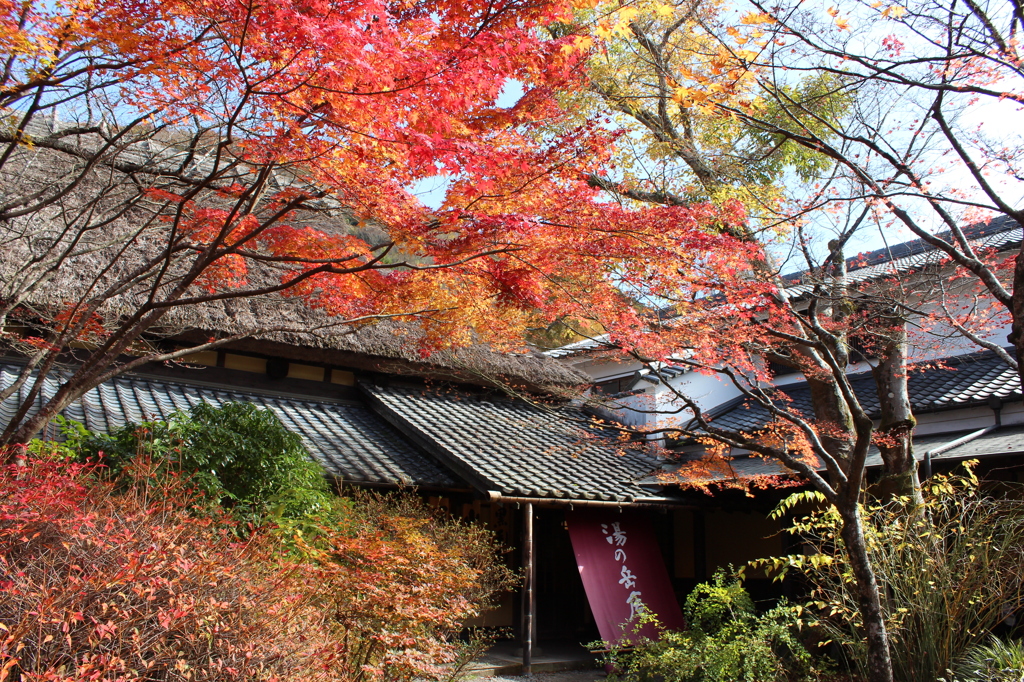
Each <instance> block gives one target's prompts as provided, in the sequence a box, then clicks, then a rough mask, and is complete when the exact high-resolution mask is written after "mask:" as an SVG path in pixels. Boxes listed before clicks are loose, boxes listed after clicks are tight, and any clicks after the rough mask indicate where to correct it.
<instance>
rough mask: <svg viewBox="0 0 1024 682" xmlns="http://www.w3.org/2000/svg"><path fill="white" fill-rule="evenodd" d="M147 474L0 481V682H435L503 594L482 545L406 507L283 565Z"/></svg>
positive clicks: (183, 490)
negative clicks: (466, 627)
mask: <svg viewBox="0 0 1024 682" xmlns="http://www.w3.org/2000/svg"><path fill="white" fill-rule="evenodd" d="M154 471H155V470H154V469H153V468H152V467H150V466H149V465H146V464H144V463H142V464H139V465H138V466H136V467H135V468H133V469H132V470H131V471H130V472H129V476H130V478H129V479H127V480H128V481H129V482H130V485H128V486H127V487H126V486H125V485H124V483H125V479H122V480H121V481H120V484H118V483H116V482H102V481H101V480H100V479H99V478H98V477H97V473H98V470H97V468H96V467H94V466H86V465H78V464H70V463H67V462H64V461H48V460H33V461H30V462H28V463H27V464H26V465H24V466H11V467H7V468H6V470H5V471H4V472H3V477H2V478H0V500H2V502H0V577H2V580H3V583H2V587H3V592H2V596H0V679H2V680H5V681H11V680H22V681H24V682H29V681H32V682H36V681H40V682H41V681H43V680H54V681H57V680H60V681H66V682H72V681H75V682H78V681H83V682H84V681H85V680H124V681H129V680H131V681H136V680H137V681H140V682H141V681H142V680H211V681H212V680H232V679H238V680H287V679H295V680H299V679H301V680H356V679H366V680H372V679H407V678H411V677H414V676H415V677H418V678H424V679H432V678H436V677H440V676H441V675H443V674H444V672H445V668H444V667H443V666H444V664H446V663H449V662H451V661H452V660H453V659H454V658H455V657H456V655H457V646H456V645H455V643H454V639H453V638H454V635H455V634H456V633H457V631H458V629H459V627H460V624H461V622H462V620H463V619H464V618H467V617H471V616H473V615H475V614H476V613H477V612H478V610H479V609H480V608H481V605H482V604H483V603H484V602H486V599H487V597H488V595H489V593H490V592H491V591H492V590H494V589H497V588H500V587H502V586H503V585H504V584H505V582H506V581H507V577H508V576H507V574H505V573H503V572H502V571H501V569H497V568H495V566H494V564H493V554H488V553H489V552H491V551H492V550H493V543H492V542H490V541H489V540H488V538H486V537H483V536H482V535H479V534H478V533H477V532H476V531H471V530H467V529H466V528H464V527H463V526H460V525H458V524H452V523H448V522H441V521H438V520H436V519H434V518H433V517H431V516H430V515H429V514H428V513H426V512H425V511H424V510H423V509H422V507H418V506H417V505H416V504H413V503H411V502H404V503H401V504H400V505H399V506H395V504H394V503H389V502H386V501H383V500H382V499H378V500H377V501H376V502H374V503H373V516H374V518H373V519H371V518H370V517H369V516H368V515H366V516H361V515H360V514H355V515H354V516H353V517H352V518H351V519H350V523H349V524H348V527H347V528H346V529H345V530H341V529H340V528H335V529H332V530H331V531H330V532H329V533H328V532H326V530H327V529H325V532H324V534H323V535H322V536H321V538H320V541H319V543H318V548H316V549H314V548H312V547H309V546H307V548H306V549H307V552H305V553H299V554H297V553H296V551H295V549H294V544H292V547H293V549H292V551H291V553H290V554H287V555H286V554H284V553H282V552H283V546H282V545H281V543H280V540H279V537H278V536H277V535H275V534H274V533H273V532H271V531H270V530H266V529H264V530H257V531H255V532H250V533H247V534H246V539H245V540H240V539H239V538H240V534H239V532H238V529H237V528H236V527H235V526H234V525H233V523H232V521H231V520H230V519H229V518H228V517H227V516H224V515H222V514H220V513H218V512H216V511H214V512H210V513H203V514H198V513H196V512H195V511H194V510H195V509H196V508H197V506H196V502H197V501H198V500H196V499H195V497H194V494H193V493H192V492H191V491H190V490H189V488H188V487H187V485H186V484H185V483H183V482H182V481H180V480H176V479H174V478H173V477H172V478H167V477H166V476H164V475H161V476H160V477H154V476H153V475H152V474H153V473H154ZM456 545H458V546H461V547H462V549H461V550H460V549H459V548H458V546H456ZM487 557H491V558H490V559H488V558H487Z"/></svg>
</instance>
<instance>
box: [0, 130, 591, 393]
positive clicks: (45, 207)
mask: <svg viewBox="0 0 1024 682" xmlns="http://www.w3.org/2000/svg"><path fill="white" fill-rule="evenodd" d="M0 128H2V125H0ZM68 130H69V129H68V128H67V127H65V128H60V127H59V126H54V125H53V124H52V123H48V124H39V125H36V126H35V127H34V128H33V129H32V131H31V132H32V133H33V135H32V144H31V145H25V144H18V145H16V146H14V147H13V154H12V155H11V156H10V157H9V158H8V159H7V160H6V162H5V163H4V164H3V166H2V167H0V249H2V253H3V256H2V257H0V304H3V305H5V306H6V307H8V308H12V309H13V308H16V309H17V310H18V311H19V312H20V314H21V315H22V316H23V317H27V318H33V317H36V318H39V319H45V318H46V317H47V316H48V313H49V311H54V310H59V309H62V308H64V307H66V305H67V303H68V302H69V301H78V300H81V299H83V298H84V297H88V296H94V295H95V294H96V293H97V292H99V291H103V290H104V289H107V288H108V287H110V286H112V285H114V284H117V283H123V286H120V287H119V289H118V290H117V291H116V292H115V293H114V294H113V295H110V296H104V297H103V298H104V301H103V303H102V305H101V307H100V309H99V313H100V317H101V318H102V319H104V320H107V321H111V320H119V319H125V318H126V317H127V316H130V315H132V314H133V313H135V312H136V311H137V310H139V308H140V306H141V305H143V304H144V303H145V302H146V301H147V300H148V298H149V297H150V296H151V294H152V293H153V287H152V284H153V282H154V281H155V278H154V276H155V273H156V272H157V271H158V270H159V268H161V267H164V265H166V269H165V270H162V271H161V275H160V276H161V277H162V279H161V284H160V286H159V287H158V296H159V295H163V294H165V293H166V292H167V291H169V290H170V288H172V287H173V286H174V285H175V283H176V281H177V280H178V278H180V277H181V276H182V275H183V274H184V273H185V272H186V271H187V269H188V268H189V267H190V265H191V263H192V258H191V252H190V251H189V250H188V249H184V250H178V251H174V252H173V253H172V255H171V256H170V257H169V258H168V260H167V262H166V264H160V265H159V266H158V267H152V266H150V265H148V264H147V261H148V260H149V259H152V258H153V257H154V254H160V253H161V252H162V251H165V250H166V247H167V244H168V240H169V236H170V232H169V228H168V224H169V223H168V220H167V218H168V216H169V215H171V214H172V213H173V210H174V206H173V204H172V205H168V204H167V202H166V201H165V200H164V199H162V198H160V197H154V196H152V195H151V194H149V193H148V188H149V187H151V186H152V185H157V186H162V187H165V188H167V190H168V191H171V192H176V193H182V192H183V190H184V189H187V188H188V186H189V183H190V182H192V181H193V178H197V177H202V176H203V175H204V174H205V173H208V172H209V171H210V169H211V168H212V166H211V165H210V164H211V163H212V161H211V159H210V153H209V148H208V141H207V140H205V138H204V139H203V140H202V141H203V143H204V144H206V145H207V148H206V150H205V151H204V152H202V153H198V152H196V151H195V148H196V145H193V148H192V149H190V150H186V149H185V148H183V147H181V146H178V147H174V148H173V149H174V153H171V152H169V151H168V147H167V144H166V143H165V142H161V141H160V140H155V139H154V136H153V135H147V134H144V133H145V131H143V132H142V133H140V135H139V137H138V139H133V140H127V141H123V142H119V143H118V144H117V145H112V146H111V147H110V149H107V150H105V151H103V152H102V153H99V154H97V153H96V151H95V150H96V149H97V147H98V145H100V144H101V142H100V140H101V137H102V133H95V132H92V133H89V134H85V135H78V134H68ZM5 135H6V137H7V138H8V139H11V138H13V137H14V136H13V135H12V134H11V132H10V131H9V130H7V131H2V130H0V140H2V138H3V137H4V136H5ZM97 158H99V162H96V159H97ZM140 169H141V170H140ZM250 170H251V169H247V168H244V167H236V168H234V169H232V170H231V171H230V172H229V173H227V174H225V177H224V178H218V180H217V184H219V185H223V184H224V183H229V182H239V181H241V180H245V179H246V178H248V177H251V174H250ZM282 183H283V184H284V185H285V186H288V187H297V186H299V185H301V184H302V183H301V181H300V180H299V179H297V174H296V173H289V172H287V171H276V172H275V174H274V180H273V183H272V184H277V185H278V188H280V187H281V186H282ZM203 192H204V193H203V194H202V195H201V196H203V197H204V201H203V203H204V205H216V204H217V202H218V201H219V202H221V203H222V204H223V203H224V201H225V199H223V198H220V197H218V195H217V194H216V193H214V192H212V191H207V190H205V189H204V190H203ZM25 207H27V208H31V209H32V210H26V208H25ZM257 213H258V211H257ZM296 222H301V224H303V225H309V226H311V227H315V228H317V229H319V230H322V231H323V232H325V233H327V234H348V235H352V236H355V237H357V238H359V239H361V240H362V241H364V242H365V243H367V244H368V245H370V246H371V247H372V246H376V245H378V244H380V243H381V241H382V240H386V236H387V235H386V228H385V227H384V226H382V225H380V224H375V223H372V222H370V223H369V224H367V223H366V221H362V222H360V221H357V220H355V219H354V216H353V213H352V211H351V210H348V209H347V208H345V207H344V206H342V205H341V204H340V203H339V202H338V201H336V200H333V199H330V198H328V199H324V200H320V201H317V202H314V203H312V204H310V205H309V206H307V207H305V208H303V209H302V211H301V214H300V215H299V216H297V218H296ZM356 223H358V225H356ZM288 268H289V266H288V265H282V264H280V263H276V264H274V263H260V262H254V261H250V262H249V273H248V280H249V282H250V284H256V285H271V284H276V283H278V282H280V280H281V276H282V272H283V271H286V270H287V269H288ZM139 273H141V274H139ZM136 275H138V276H136ZM194 289H195V287H193V290H194ZM8 319H9V318H8ZM150 331H151V333H152V334H156V335H159V336H162V337H165V338H171V339H181V340H187V339H195V340H204V341H205V340H207V339H208V338H209V337H210V336H220V335H235V334H242V335H247V337H248V340H245V341H241V342H239V343H238V344H237V345H238V346H239V347H243V348H249V349H252V350H258V351H260V352H264V353H268V354H270V352H271V350H273V352H274V353H276V354H281V355H283V356H286V357H287V356H291V357H302V358H305V359H311V358H313V357H316V358H318V360H319V361H321V362H325V363H330V364H338V365H348V366H357V367H359V366H365V367H369V368H373V369H378V370H380V371H388V372H394V373H404V374H429V375H437V376H444V377H446V378H452V379H458V380H464V381H472V382H474V383H487V382H510V383H514V384H518V385H521V386H527V387H529V388H532V389H535V390H537V389H548V388H551V387H557V386H563V387H564V386H568V385H576V384H581V383H585V382H586V381H587V378H586V377H585V376H584V375H582V374H579V373H578V372H576V371H575V370H572V369H571V368H568V367H566V366H565V365H563V364H561V363H559V362H557V361H555V360H553V359H551V358H547V357H545V356H543V355H541V354H539V353H523V354H508V353H498V352H494V351H492V350H491V349H489V348H488V347H486V346H473V347H470V348H462V349H456V350H446V351H440V352H435V353H433V354H431V355H429V356H427V357H425V358H424V357H422V356H421V353H420V348H421V344H420V343H418V341H419V340H420V339H421V334H420V333H419V332H418V331H417V327H416V324H415V323H414V322H408V321H407V322H404V323H399V322H396V321H383V322H377V323H374V324H369V325H362V326H359V327H351V326H344V325H341V324H339V322H338V320H337V319H334V318H331V317H330V316H328V315H327V314H325V313H324V312H323V311H322V310H319V309H316V308H314V307H312V306H309V305H307V304H306V303H305V302H304V301H303V300H302V299H300V298H297V297H289V296H283V295H279V294H267V295H261V296H258V297H252V298H238V299H224V300H217V301H210V302H205V303H201V304H197V305H189V306H182V307H175V308H171V309H170V310H169V312H168V313H167V314H166V315H165V316H164V317H163V319H161V320H160V323H159V328H157V329H152V330H150ZM268 344H271V345H268Z"/></svg>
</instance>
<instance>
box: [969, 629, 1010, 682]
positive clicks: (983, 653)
mask: <svg viewBox="0 0 1024 682" xmlns="http://www.w3.org/2000/svg"><path fill="white" fill-rule="evenodd" d="M955 680H956V682H1024V643H1021V642H1020V641H1012V642H1005V641H1003V640H1001V639H998V638H996V637H993V638H992V639H991V640H990V641H989V643H988V644H978V645H976V646H974V647H972V648H971V649H970V650H969V651H968V652H967V654H966V655H965V656H964V658H963V660H962V661H961V663H960V665H958V666H957V676H956V678H955Z"/></svg>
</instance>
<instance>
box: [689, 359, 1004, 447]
mask: <svg viewBox="0 0 1024 682" xmlns="http://www.w3.org/2000/svg"><path fill="white" fill-rule="evenodd" d="M850 383H851V384H852V385H853V389H854V391H855V392H856V394H857V399H858V400H860V403H861V405H863V406H864V408H865V409H866V410H867V412H868V413H869V414H871V415H872V416H873V417H877V416H878V415H879V404H878V394H877V389H876V387H875V381H874V378H873V377H872V376H871V373H870V372H864V373H862V374H854V375H851V376H850ZM908 383H909V392H910V402H911V406H912V407H913V410H914V412H915V413H922V412H929V411H935V410H941V409H945V408H953V407H962V406H966V405H971V404H978V403H983V402H984V401H986V400H987V399H988V398H991V397H998V398H1008V397H1011V396H1019V395H1020V379H1019V377H1018V375H1017V372H1016V371H1015V370H1013V369H1011V368H1010V367H1008V366H1007V365H1006V364H1005V363H1004V362H1003V361H1002V360H1000V359H999V358H998V357H997V356H996V355H995V353H991V352H985V353H975V354H971V355H965V356H960V357H955V358H951V359H949V360H947V361H946V362H945V366H943V367H930V368H928V369H922V370H917V371H914V370H912V371H911V372H910V375H909V377H908ZM774 394H775V395H776V396H777V397H778V400H779V404H785V405H787V406H788V407H789V408H790V409H794V410H797V411H799V412H800V413H801V414H803V415H805V416H812V415H813V414H814V410H813V408H812V405H811V393H810V389H809V388H808V387H807V384H806V383H804V382H801V383H798V384H788V385H785V386H782V387H780V388H777V389H775V391H774ZM787 400H788V402H787ZM709 416H711V417H712V418H713V419H712V424H714V425H715V426H717V427H720V428H724V429H735V430H740V431H748V432H749V431H754V430H757V429H760V428H761V427H763V426H764V425H765V424H767V423H768V422H769V421H770V416H769V414H768V411H767V410H766V409H764V408H763V407H761V406H760V405H756V404H753V403H752V402H751V401H749V400H747V399H746V398H744V397H740V398H738V399H736V400H733V401H730V402H728V403H725V404H724V405H722V406H720V407H718V408H716V409H715V410H713V411H710V412H709Z"/></svg>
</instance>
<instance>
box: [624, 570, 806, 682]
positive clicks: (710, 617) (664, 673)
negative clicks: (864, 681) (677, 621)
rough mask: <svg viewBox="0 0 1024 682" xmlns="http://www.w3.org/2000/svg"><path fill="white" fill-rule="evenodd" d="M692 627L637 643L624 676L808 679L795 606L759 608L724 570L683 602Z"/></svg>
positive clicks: (726, 681) (699, 681)
mask: <svg viewBox="0 0 1024 682" xmlns="http://www.w3.org/2000/svg"><path fill="white" fill-rule="evenodd" d="M684 613H685V615H686V619H687V622H688V623H689V625H690V629H689V630H686V631H683V632H666V633H664V634H663V635H662V638H661V639H660V640H659V641H656V642H645V643H644V644H642V645H640V646H639V647H637V649H636V651H635V652H634V653H633V655H632V657H631V658H630V661H629V666H628V672H627V675H628V677H630V678H632V679H638V680H664V682H738V681H740V680H742V681H743V682H781V681H783V680H804V679H810V678H811V677H812V675H813V674H814V672H815V671H814V668H813V666H812V661H811V656H810V654H809V653H808V652H807V650H806V649H805V648H804V646H803V645H802V644H801V643H800V641H799V640H798V639H797V638H796V636H795V631H796V630H797V629H798V627H799V623H800V619H799V616H798V610H797V608H796V607H793V606H788V605H781V606H777V607H775V608H773V609H771V610H769V611H767V612H766V613H764V614H760V615H759V614H758V613H757V612H756V611H755V609H754V603H753V601H752V600H751V599H750V595H749V594H747V591H746V590H745V589H743V586H742V585H741V583H740V582H739V581H738V580H732V581H729V580H727V579H726V576H725V574H724V573H723V572H721V571H719V572H718V573H716V574H715V576H714V579H713V580H712V582H710V583H702V584H700V585H698V586H697V587H696V588H695V589H694V590H693V592H691V593H690V596H689V597H687V599H686V606H685V608H684Z"/></svg>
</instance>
